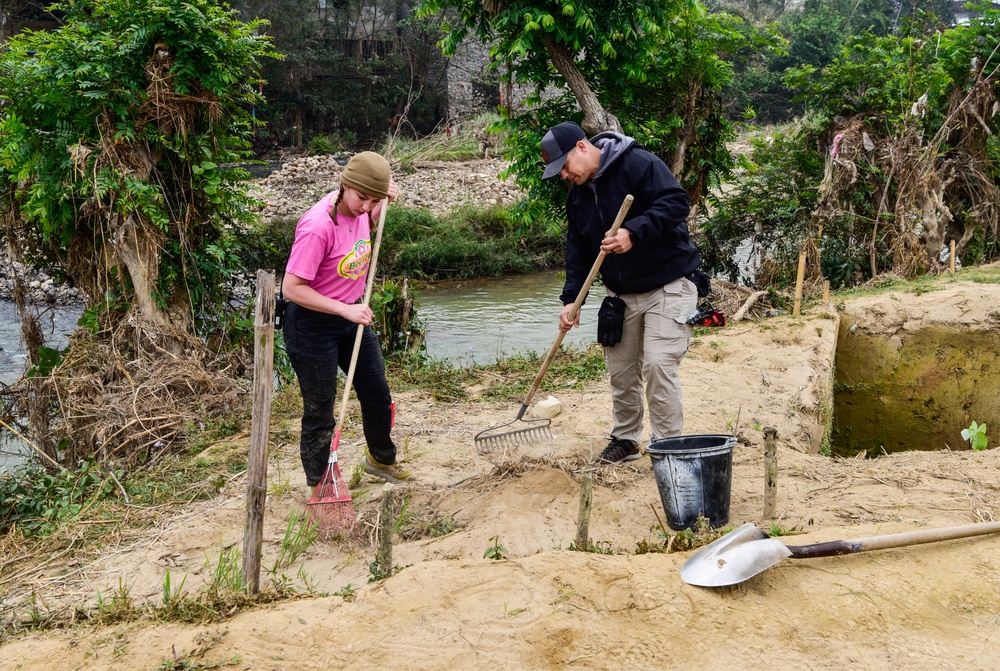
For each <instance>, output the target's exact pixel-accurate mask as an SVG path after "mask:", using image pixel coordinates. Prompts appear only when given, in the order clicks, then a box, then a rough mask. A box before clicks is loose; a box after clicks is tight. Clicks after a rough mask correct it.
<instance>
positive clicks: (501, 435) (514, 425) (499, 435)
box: [475, 194, 633, 454]
mask: <svg viewBox="0 0 1000 671" xmlns="http://www.w3.org/2000/svg"><path fill="white" fill-rule="evenodd" d="M632 200H633V198H632V195H631V194H629V195H627V196H625V200H624V201H623V202H622V206H621V207H620V208H619V209H618V216H616V217H615V222H614V224H612V225H611V230H610V231H608V233H607V237H611V236H613V235H614V234H615V233H617V232H618V229H619V228H621V225H622V222H623V221H625V215H626V214H628V210H629V208H630V207H632ZM605 256H607V253H606V252H600V253H598V255H597V259H596V260H595V261H594V265H593V266H592V267H591V268H590V274H589V275H587V279H586V280H584V282H583V286H582V287H580V291H579V293H577V296H576V301H575V302H574V303H573V310H572V312H571V313H570V315H569V318H570V321H573V319H575V318H576V315H578V314H579V313H580V306H581V305H583V301H584V299H586V298H587V292H588V291H590V285H591V284H593V283H594V278H595V277H597V271H599V270H600V269H601V264H602V263H603V262H604V257H605ZM565 337H566V332H565V331H559V335H557V336H556V341H555V342H554V343H552V347H551V348H550V349H549V353H548V355H547V356H546V357H545V361H543V362H542V369H541V370H540V371H538V375H536V376H535V381H534V383H533V384H532V385H531V389H530V390H529V391H528V394H527V395H526V396H525V397H524V402H523V403H521V409H520V410H519V411H518V413H517V417H515V418H514V421H513V422H507V423H506V424H500V425H498V426H491V427H490V428H488V429H483V430H482V431H480V432H479V433H477V434H476V438H475V442H476V451H477V452H479V453H480V454H486V453H488V452H491V451H493V450H498V449H503V448H506V447H510V448H516V447H517V446H518V445H521V444H527V443H533V442H535V441H536V440H541V439H544V438H551V437H552V431H551V430H550V429H549V425H550V424H552V420H551V419H523V417H524V413H525V412H526V411H527V410H528V405H530V404H531V398H532V397H533V396H534V395H535V392H536V391H538V386H539V385H540V384H541V383H542V378H544V377H545V371H547V370H548V369H549V364H550V363H552V359H554V358H555V356H556V353H557V352H558V351H559V346H560V345H562V341H563V338H565Z"/></svg>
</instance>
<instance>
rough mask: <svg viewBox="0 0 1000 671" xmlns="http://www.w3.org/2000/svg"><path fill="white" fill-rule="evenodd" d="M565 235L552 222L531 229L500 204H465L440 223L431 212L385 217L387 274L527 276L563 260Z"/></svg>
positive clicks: (394, 211) (399, 210)
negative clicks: (512, 216)
mask: <svg viewBox="0 0 1000 671" xmlns="http://www.w3.org/2000/svg"><path fill="white" fill-rule="evenodd" d="M562 254H563V232H562V231H561V230H559V227H558V225H555V224H554V223H553V222H547V221H541V220H539V221H537V222H535V223H533V224H532V225H531V226H529V227H524V226H521V225H519V224H517V223H515V222H514V221H512V220H511V218H510V216H509V213H508V211H507V210H506V209H504V208H503V207H501V206H493V207H490V208H486V209H482V208H477V207H471V206H466V207H463V208H461V209H458V210H456V211H455V212H453V213H451V214H450V215H448V216H446V217H442V218H440V219H437V218H435V217H434V215H432V214H431V213H430V212H428V211H427V210H422V209H416V208H406V207H393V208H391V209H390V210H389V211H388V212H387V213H386V223H385V233H384V238H383V241H382V250H381V252H380V257H379V263H380V265H382V269H383V272H384V273H386V274H388V275H390V276H396V277H411V278H419V279H431V280H434V279H465V278H470V277H499V276H501V275H508V274H520V273H527V272H531V271H534V270H542V269H545V268H550V267H553V266H555V265H558V264H559V263H561V262H562Z"/></svg>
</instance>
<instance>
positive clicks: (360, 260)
mask: <svg viewBox="0 0 1000 671" xmlns="http://www.w3.org/2000/svg"><path fill="white" fill-rule="evenodd" d="M371 256H372V247H371V241H370V240H358V241H357V242H355V243H354V249H352V250H351V251H350V252H348V253H347V254H345V255H344V258H343V259H341V260H340V263H339V264H337V274H338V275H340V276H341V277H345V278H347V279H349V280H356V279H358V278H359V277H361V276H362V275H363V274H364V272H365V270H366V269H367V268H368V261H369V259H371Z"/></svg>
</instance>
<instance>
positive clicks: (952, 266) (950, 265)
mask: <svg viewBox="0 0 1000 671" xmlns="http://www.w3.org/2000/svg"><path fill="white" fill-rule="evenodd" d="M948 269H949V270H951V272H955V241H954V240H952V241H951V255H950V256H949V257H948Z"/></svg>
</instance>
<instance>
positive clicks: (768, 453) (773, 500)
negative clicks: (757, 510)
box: [764, 426, 778, 520]
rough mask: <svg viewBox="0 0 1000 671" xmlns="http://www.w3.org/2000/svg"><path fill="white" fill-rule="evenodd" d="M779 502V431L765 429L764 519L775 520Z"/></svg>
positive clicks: (770, 428)
mask: <svg viewBox="0 0 1000 671" xmlns="http://www.w3.org/2000/svg"><path fill="white" fill-rule="evenodd" d="M777 500H778V430H777V429H775V428H773V427H770V426H768V427H765V428H764V519H765V520H769V519H773V518H774V509H775V507H776V504H777Z"/></svg>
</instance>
